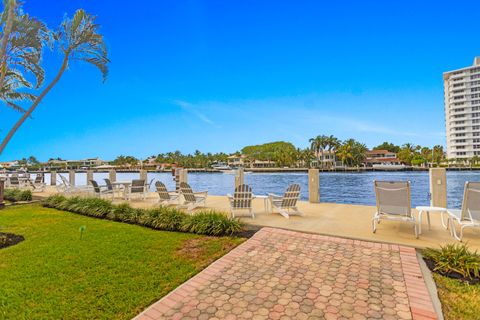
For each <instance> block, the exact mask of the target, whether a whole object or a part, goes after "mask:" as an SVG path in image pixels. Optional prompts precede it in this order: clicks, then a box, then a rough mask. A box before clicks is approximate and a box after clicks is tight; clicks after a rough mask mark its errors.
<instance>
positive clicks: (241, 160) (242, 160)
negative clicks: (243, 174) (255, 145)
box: [227, 154, 247, 168]
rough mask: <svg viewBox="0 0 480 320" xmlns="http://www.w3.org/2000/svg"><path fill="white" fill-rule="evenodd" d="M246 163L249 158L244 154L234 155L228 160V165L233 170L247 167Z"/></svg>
mask: <svg viewBox="0 0 480 320" xmlns="http://www.w3.org/2000/svg"><path fill="white" fill-rule="evenodd" d="M246 162H247V156H246V155H243V154H241V155H238V154H232V155H231V156H229V157H228V158H227V164H228V165H229V166H230V167H232V168H239V167H245V164H246Z"/></svg>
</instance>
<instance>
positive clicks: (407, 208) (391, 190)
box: [372, 181, 418, 238]
mask: <svg viewBox="0 0 480 320" xmlns="http://www.w3.org/2000/svg"><path fill="white" fill-rule="evenodd" d="M373 183H374V186H375V195H376V198H377V212H376V213H375V215H374V216H373V219H372V228H373V233H375V232H376V231H377V223H380V220H382V219H385V220H397V221H404V222H409V223H412V224H413V226H414V229H415V237H416V238H418V229H417V222H416V220H415V217H414V216H413V214H412V208H411V205H410V182H409V181H374V182H373Z"/></svg>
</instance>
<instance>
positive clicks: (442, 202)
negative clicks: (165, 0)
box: [430, 168, 447, 208]
mask: <svg viewBox="0 0 480 320" xmlns="http://www.w3.org/2000/svg"><path fill="white" fill-rule="evenodd" d="M430 205H431V206H432V207H441V208H446V207H447V170H446V169H445V168H430Z"/></svg>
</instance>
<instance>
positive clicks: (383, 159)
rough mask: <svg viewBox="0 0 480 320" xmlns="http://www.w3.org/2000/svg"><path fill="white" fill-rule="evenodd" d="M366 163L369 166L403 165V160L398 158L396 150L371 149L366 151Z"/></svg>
mask: <svg viewBox="0 0 480 320" xmlns="http://www.w3.org/2000/svg"><path fill="white" fill-rule="evenodd" d="M365 165H366V166H367V167H376V166H402V165H403V164H402V162H401V161H400V159H398V158H397V154H396V153H395V152H390V151H388V150H370V151H367V153H366V159H365Z"/></svg>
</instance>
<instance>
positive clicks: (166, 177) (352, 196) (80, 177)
mask: <svg viewBox="0 0 480 320" xmlns="http://www.w3.org/2000/svg"><path fill="white" fill-rule="evenodd" d="M62 175H63V176H65V177H66V178H67V179H68V174H66V173H62ZM138 176H139V174H138V173H117V180H119V181H124V180H132V179H138ZM104 178H108V173H95V174H94V179H95V180H97V181H99V183H101V184H103V179H104ZM75 179H76V184H77V185H86V174H85V173H77V174H76V178H75ZM148 179H149V180H150V179H156V180H160V181H162V182H163V183H165V185H166V186H167V188H168V189H169V190H173V189H174V187H175V183H174V181H173V179H172V175H171V173H155V172H150V173H148ZM49 180H50V175H49V174H47V175H46V182H47V183H49ZM373 180H404V181H405V180H408V181H410V182H411V188H412V192H411V193H412V206H419V205H428V204H429V202H430V200H429V195H428V192H429V179H428V172H425V171H422V172H363V173H333V172H332V173H330V172H328V173H321V174H320V199H321V201H322V202H335V203H349V204H365V205H375V192H374V190H373ZM465 181H480V171H449V172H447V189H448V206H449V207H451V208H459V207H460V206H461V202H462V197H463V187H464V184H465ZM188 182H189V183H190V185H191V186H192V188H193V189H194V191H203V190H208V191H209V194H211V195H226V194H227V193H232V192H233V184H234V175H232V174H224V173H189V174H188ZM245 183H247V184H249V185H250V186H251V187H252V189H253V192H254V193H255V194H267V193H276V194H282V193H283V192H284V191H285V189H286V188H287V186H288V185H290V184H292V183H298V184H300V186H301V188H302V189H301V191H302V193H301V197H302V199H304V200H305V199H307V197H308V178H307V174H306V173H250V174H246V175H245ZM152 187H154V186H153V185H152ZM152 191H154V190H152Z"/></svg>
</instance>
